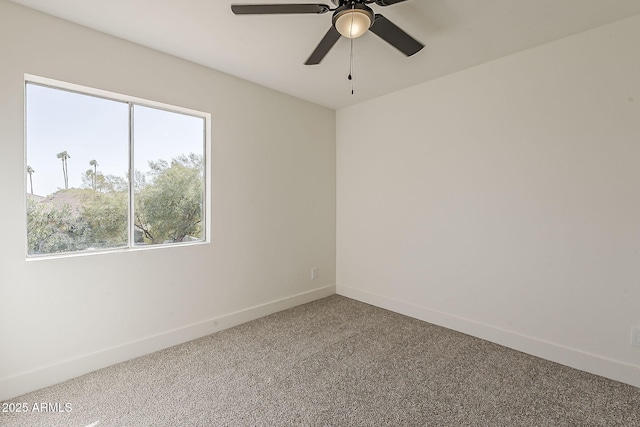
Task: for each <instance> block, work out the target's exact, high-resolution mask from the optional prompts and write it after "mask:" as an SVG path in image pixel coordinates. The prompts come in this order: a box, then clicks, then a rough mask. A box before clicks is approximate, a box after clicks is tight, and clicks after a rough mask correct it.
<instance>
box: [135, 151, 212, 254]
mask: <svg viewBox="0 0 640 427" xmlns="http://www.w3.org/2000/svg"><path fill="white" fill-rule="evenodd" d="M149 166H150V168H151V172H150V173H149V174H148V176H147V177H146V178H148V182H145V183H144V184H140V186H139V187H140V188H139V189H138V191H137V192H136V194H135V201H136V205H135V210H134V212H135V220H134V221H135V226H136V227H137V228H138V229H139V230H141V232H142V233H143V235H144V239H145V241H146V242H148V243H163V242H183V241H186V240H189V239H191V238H202V219H203V218H202V215H203V210H202V192H203V186H202V178H203V163H202V157H201V156H198V155H196V154H193V153H191V154H189V155H181V156H178V157H176V158H174V159H173V160H172V161H171V164H169V163H168V162H166V161H165V160H158V161H157V162H149Z"/></svg>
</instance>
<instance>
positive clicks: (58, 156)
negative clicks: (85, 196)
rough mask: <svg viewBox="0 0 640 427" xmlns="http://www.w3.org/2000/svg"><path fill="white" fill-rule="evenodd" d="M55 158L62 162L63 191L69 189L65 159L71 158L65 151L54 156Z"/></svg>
mask: <svg viewBox="0 0 640 427" xmlns="http://www.w3.org/2000/svg"><path fill="white" fill-rule="evenodd" d="M56 157H57V158H59V159H60V160H62V175H63V176H64V189H65V190H68V189H69V172H68V169H67V159H70V158H71V156H70V155H69V153H67V152H66V151H63V152H62V153H58V154H56Z"/></svg>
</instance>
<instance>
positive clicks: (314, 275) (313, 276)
mask: <svg viewBox="0 0 640 427" xmlns="http://www.w3.org/2000/svg"><path fill="white" fill-rule="evenodd" d="M317 278H318V267H313V268H312V269H311V280H316V279H317Z"/></svg>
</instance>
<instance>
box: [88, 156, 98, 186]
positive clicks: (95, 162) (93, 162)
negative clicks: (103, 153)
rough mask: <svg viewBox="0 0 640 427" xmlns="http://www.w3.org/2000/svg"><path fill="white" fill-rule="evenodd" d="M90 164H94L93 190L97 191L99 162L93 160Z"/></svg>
mask: <svg viewBox="0 0 640 427" xmlns="http://www.w3.org/2000/svg"><path fill="white" fill-rule="evenodd" d="M89 165H91V166H93V191H96V176H97V175H98V166H99V165H98V162H97V161H95V160H91V161H90V162H89Z"/></svg>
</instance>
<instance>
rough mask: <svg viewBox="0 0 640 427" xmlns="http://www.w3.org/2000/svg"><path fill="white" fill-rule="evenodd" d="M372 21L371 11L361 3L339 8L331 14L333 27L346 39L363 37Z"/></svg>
mask: <svg viewBox="0 0 640 427" xmlns="http://www.w3.org/2000/svg"><path fill="white" fill-rule="evenodd" d="M373 20H374V14H373V10H371V8H369V7H367V6H365V5H364V4H361V3H354V4H353V5H345V6H342V7H339V8H338V9H336V11H335V13H334V14H333V26H334V27H336V30H338V32H339V33H340V34H341V35H342V36H344V37H346V38H348V39H355V38H358V37H360V36H362V35H364V33H366V32H367V31H369V28H370V27H371V25H372V24H373Z"/></svg>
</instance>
